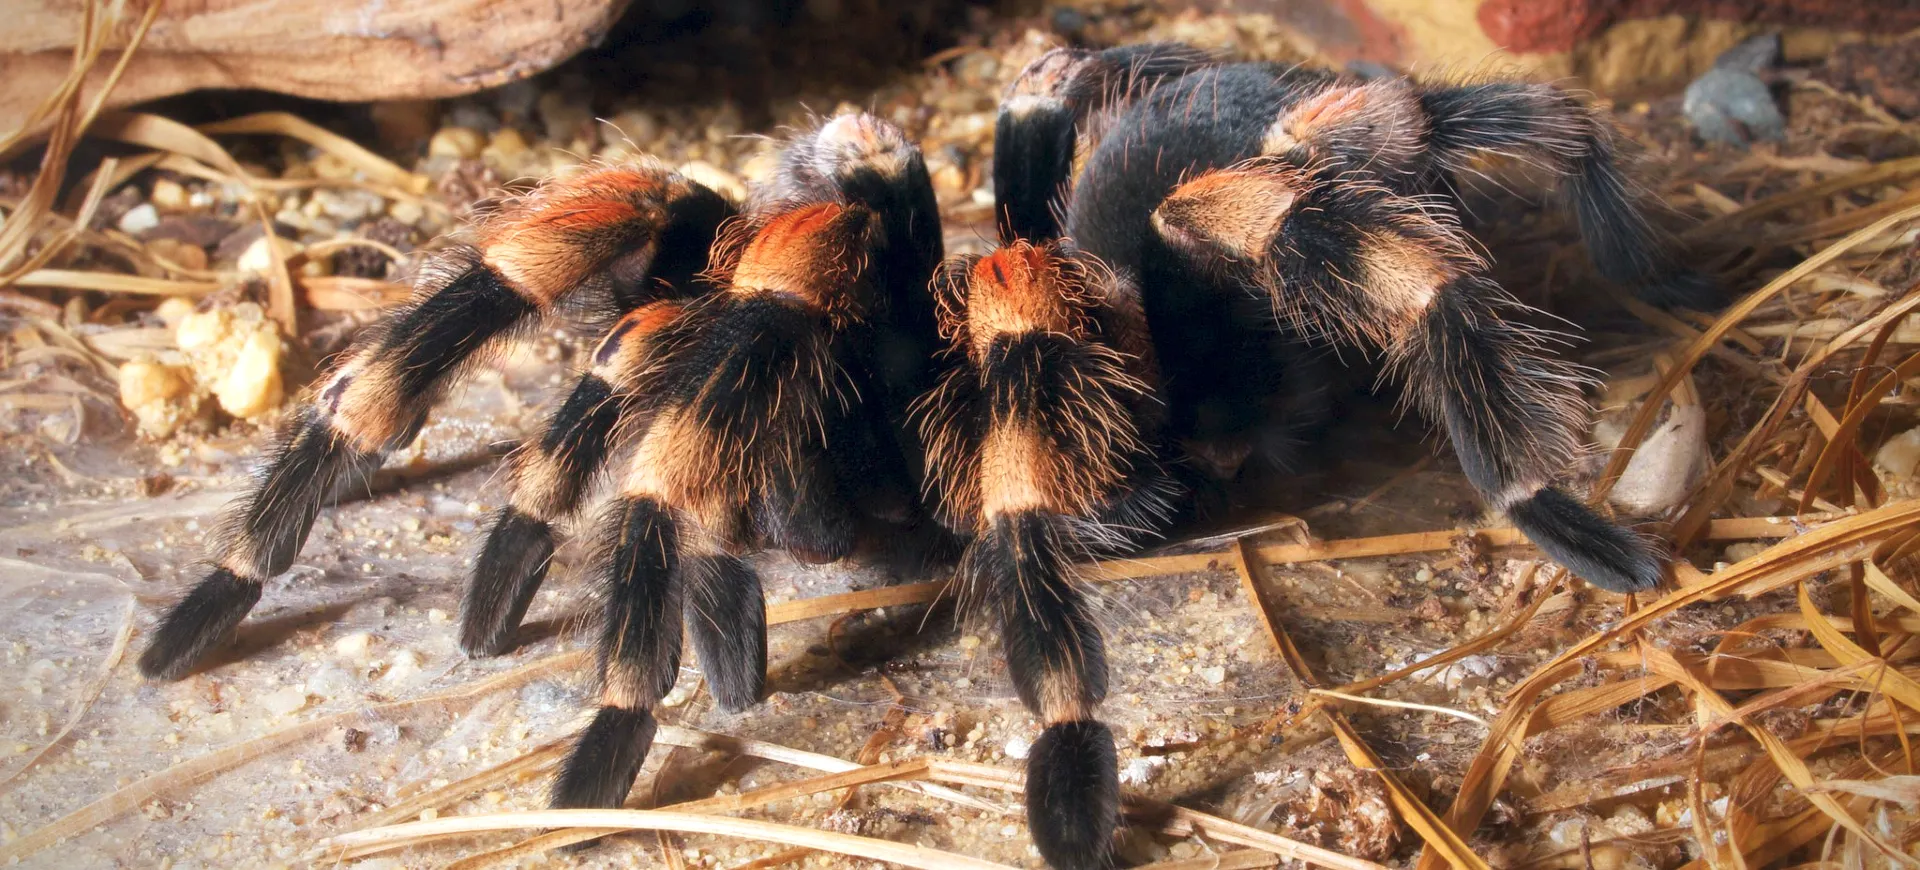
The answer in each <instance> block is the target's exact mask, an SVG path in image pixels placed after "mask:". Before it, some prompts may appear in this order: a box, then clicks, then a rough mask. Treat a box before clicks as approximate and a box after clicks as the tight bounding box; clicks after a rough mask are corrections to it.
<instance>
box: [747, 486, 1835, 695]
mask: <svg viewBox="0 0 1920 870" xmlns="http://www.w3.org/2000/svg"><path fill="white" fill-rule="evenodd" d="M1798 533H1799V530H1798V529H1797V528H1796V527H1795V526H1794V524H1793V521H1792V519H1791V518H1788V517H1738V518H1733V519H1723V520H1714V521H1713V524H1712V526H1711V527H1710V529H1709V531H1708V534H1707V537H1708V538H1709V539H1710V540H1716V541H1745V540H1755V539H1770V538H1787V537H1792V536H1794V535H1796V534H1798ZM1462 535H1472V536H1475V537H1477V538H1479V539H1480V540H1482V541H1484V542H1486V544H1487V545H1488V546H1489V547H1491V548H1494V549H1499V548H1503V547H1518V546H1530V545H1528V544H1527V539H1526V536H1525V535H1522V534H1520V531H1519V530H1518V529H1512V528H1494V529H1478V530H1465V531H1462V530H1451V529H1450V530H1439V531H1431V532H1412V533H1408V534H1401V535H1378V536H1373V537H1364V538H1344V539H1340V540H1333V541H1317V542H1314V543H1311V544H1273V545H1269V546H1264V547H1253V546H1251V545H1249V551H1250V552H1252V553H1254V554H1255V555H1257V556H1258V557H1259V558H1260V560H1261V561H1262V562H1265V563H1266V564H1270V565H1288V564H1296V563H1301V562H1320V561H1327V560H1332V559H1366V558H1374V557H1378V556H1403V555H1407V554H1410V553H1433V552H1442V551H1446V550H1451V549H1453V548H1454V546H1455V545H1457V544H1458V543H1459V541H1460V538H1461V536H1462ZM1236 540H1237V539H1236ZM1234 552H1235V551H1234V550H1232V549H1226V550H1220V551H1216V552H1207V553H1190V554H1184V555H1179V556H1147V557H1142V558H1135V559H1114V560H1110V561H1105V562H1095V563H1093V564H1091V565H1087V566H1084V567H1083V568H1082V570H1081V571H1080V575H1079V576H1080V577H1081V578H1083V579H1086V580H1092V581H1114V580H1136V579H1142V578H1150V577H1168V576H1173V575H1178V574H1193V573H1197V572H1201V571H1211V570H1215V569H1217V568H1218V567H1219V562H1220V560H1221V559H1222V558H1231V557H1232V556H1233V553H1234ZM946 589H947V583H946V582H944V581H938V580H936V581H932V582H927V583H909V584H904V585H901V586H882V587H879V588H877V589H863V590H860V591H857V592H842V593H838V594H835V595H822V596H819V597H817V598H803V599H800V600H797V601H782V602H778V603H775V604H770V605H768V606H767V624H768V625H781V624H784V623H788V622H800V621H802V620H808V619H819V618H821V617H826V616H836V615H839V614H843V613H851V612H854V611H858V610H877V609H880V608H883V607H905V606H907V605H912V604H929V603H932V602H934V601H938V600H940V596H941V595H943V594H945V592H946ZM1425 667H1431V665H1425V664H1423V665H1421V666H1420V668H1415V669H1414V670H1419V669H1421V668H1425Z"/></svg>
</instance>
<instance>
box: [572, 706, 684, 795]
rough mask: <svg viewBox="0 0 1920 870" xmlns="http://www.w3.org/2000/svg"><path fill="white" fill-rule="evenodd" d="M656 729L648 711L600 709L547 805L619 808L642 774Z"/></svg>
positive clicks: (582, 733) (576, 742) (583, 732)
mask: <svg viewBox="0 0 1920 870" xmlns="http://www.w3.org/2000/svg"><path fill="white" fill-rule="evenodd" d="M656 727H658V726H657V723H655V722H654V720H653V714H652V713H650V712H648V711H646V710H627V709H624V708H621V707H601V708H600V710H599V711H598V712H596V713H594V714H593V722H592V723H591V724H589V725H587V728H586V730H585V731H582V732H580V737H579V738H578V739H576V740H575V741H574V743H573V751H572V752H569V753H567V760H566V763H564V764H562V765H561V766H560V775H559V777H558V778H556V779H555V780H554V781H553V793H552V794H551V795H550V796H549V799H548V801H547V802H548V804H549V805H550V806H552V807H553V808H554V809H557V810H565V809H618V808H619V806H620V804H621V803H622V802H624V801H625V800H626V799H627V792H628V791H630V790H632V788H633V781H634V780H635V779H637V778H639V776H640V764H641V762H644V761H646V760H647V750H648V749H651V748H652V747H653V732H654V729H655V728H656Z"/></svg>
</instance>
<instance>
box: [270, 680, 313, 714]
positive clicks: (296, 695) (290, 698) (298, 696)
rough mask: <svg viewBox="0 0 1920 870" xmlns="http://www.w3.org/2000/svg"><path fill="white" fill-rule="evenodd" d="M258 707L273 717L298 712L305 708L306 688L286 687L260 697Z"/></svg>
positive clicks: (299, 686)
mask: <svg viewBox="0 0 1920 870" xmlns="http://www.w3.org/2000/svg"><path fill="white" fill-rule="evenodd" d="M260 706H261V707H262V708H264V709H265V710H266V711H267V712H268V713H271V714H273V715H275V716H285V715H287V714H289V713H295V712H298V711H299V710H300V709H302V708H304V707H306V706H307V687H306V686H304V685H293V686H287V687H286V688H283V689H275V690H274V691H271V692H268V693H266V694H264V695H261V696H260Z"/></svg>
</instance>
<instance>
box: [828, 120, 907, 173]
mask: <svg viewBox="0 0 1920 870" xmlns="http://www.w3.org/2000/svg"><path fill="white" fill-rule="evenodd" d="M814 143H815V145H814V154H813V158H814V167H813V168H814V171H816V172H818V173H820V174H821V175H822V176H823V177H826V178H832V179H835V180H837V181H842V182H843V183H844V181H845V180H846V179H849V178H851V177H852V176H854V175H855V174H857V173H860V172H872V173H874V174H875V175H877V176H879V178H881V179H882V180H883V181H886V182H890V183H898V182H899V181H900V180H901V179H902V178H904V177H905V176H906V174H907V171H908V169H909V167H911V166H912V164H913V163H914V162H915V160H916V159H917V158H918V157H919V153H920V152H919V149H918V148H916V147H914V144H913V143H912V142H910V141H908V139H907V137H906V134H905V133H903V132H902V131H901V130H900V128H899V127H896V126H894V125H892V124H889V123H887V122H885V121H882V120H880V119H879V118H876V117H874V116H872V115H869V114H866V113H864V112H858V113H852V114H846V115H840V116H837V117H835V118H834V119H833V120H831V121H828V122H827V123H826V124H825V125H823V126H821V128H820V131H819V132H818V133H816V134H814Z"/></svg>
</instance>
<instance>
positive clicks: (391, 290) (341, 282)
mask: <svg viewBox="0 0 1920 870" xmlns="http://www.w3.org/2000/svg"><path fill="white" fill-rule="evenodd" d="M300 289H301V290H304V291H306V292H305V295H306V298H307V305H308V306H310V307H312V308H314V309H317V310H320V311H374V310H378V309H381V308H386V307H388V306H391V305H398V304H400V303H402V302H405V301H407V297H408V295H410V294H411V293H412V292H413V291H412V289H410V288H408V287H407V285H405V284H397V283H394V282H392V281H382V280H380V279H378V278H353V277H347V276H343V275H329V276H324V277H313V278H301V279H300Z"/></svg>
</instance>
